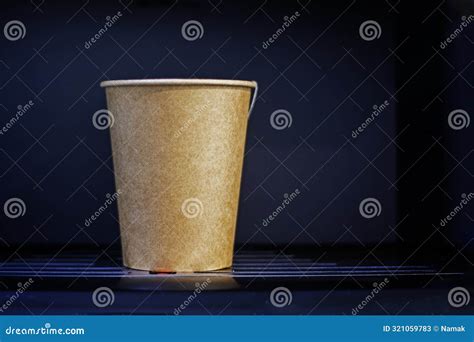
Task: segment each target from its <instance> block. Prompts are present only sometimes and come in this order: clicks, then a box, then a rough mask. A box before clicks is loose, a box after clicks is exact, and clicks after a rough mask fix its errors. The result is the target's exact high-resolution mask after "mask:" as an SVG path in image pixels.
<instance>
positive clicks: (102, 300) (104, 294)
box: [92, 286, 115, 308]
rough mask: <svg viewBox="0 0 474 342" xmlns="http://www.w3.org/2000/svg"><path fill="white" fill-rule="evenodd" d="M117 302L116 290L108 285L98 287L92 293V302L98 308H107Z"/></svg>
mask: <svg viewBox="0 0 474 342" xmlns="http://www.w3.org/2000/svg"><path fill="white" fill-rule="evenodd" d="M114 302H115V293H114V291H113V290H112V289H111V288H109V287H106V286H102V287H98V288H96V289H95V290H94V292H93V293H92V303H94V305H95V306H97V307H98V308H105V307H107V306H111V305H113V304H114Z"/></svg>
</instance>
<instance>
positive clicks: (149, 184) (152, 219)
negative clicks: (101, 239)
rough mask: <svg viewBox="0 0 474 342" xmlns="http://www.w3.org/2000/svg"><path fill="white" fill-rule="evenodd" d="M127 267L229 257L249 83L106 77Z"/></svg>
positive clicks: (195, 265) (216, 264)
mask: <svg viewBox="0 0 474 342" xmlns="http://www.w3.org/2000/svg"><path fill="white" fill-rule="evenodd" d="M101 86H103V87H105V89H106V95H107V106H108V110H109V111H110V112H111V115H112V116H113V125H112V126H111V127H110V132H111V142H112V154H113V163H114V171H115V182H116V187H117V190H120V196H119V197H118V199H117V200H118V210H119V220H120V234H121V242H122V252H123V253H122V254H123V263H124V265H125V266H127V267H130V268H134V269H140V270H149V271H156V272H193V271H208V270H216V269H221V268H226V267H230V266H231V264H232V256H233V246H234V237H235V229H236V220H237V209H238V202H239V193H240V182H241V175H242V164H243V157H244V147H245V137H246V131H247V121H248V120H247V119H248V111H249V104H250V98H251V94H252V88H253V87H254V86H255V83H254V82H247V81H225V80H142V81H139V80H137V81H105V82H102V84H101Z"/></svg>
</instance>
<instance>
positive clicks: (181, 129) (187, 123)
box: [173, 104, 209, 139]
mask: <svg viewBox="0 0 474 342" xmlns="http://www.w3.org/2000/svg"><path fill="white" fill-rule="evenodd" d="M208 110H209V105H208V104H204V105H203V106H202V107H201V108H199V109H198V110H197V111H196V112H194V113H193V114H192V115H191V117H190V118H188V119H187V120H186V121H185V122H184V123H183V124H182V125H181V126H180V127H179V128H178V130H176V132H175V133H174V134H173V137H174V138H175V139H178V138H179V137H180V136H182V135H183V133H184V132H186V131H187V130H188V129H189V128H190V127H191V126H192V125H193V124H194V122H195V121H196V120H197V119H199V117H200V116H201V115H202V114H203V113H206V112H207V111H208Z"/></svg>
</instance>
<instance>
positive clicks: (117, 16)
mask: <svg viewBox="0 0 474 342" xmlns="http://www.w3.org/2000/svg"><path fill="white" fill-rule="evenodd" d="M122 16H123V14H122V12H120V11H117V13H116V14H114V15H113V16H110V15H109V16H107V17H106V18H105V20H106V22H105V24H104V26H103V27H101V28H100V29H99V31H97V33H96V34H94V35H93V36H92V37H91V38H90V39H89V40H86V41H85V42H84V48H85V49H90V48H91V47H92V45H94V44H95V43H96V42H97V41H99V39H100V38H102V37H103V36H104V35H105V33H106V32H107V31H108V30H109V29H110V28H111V27H112V26H114V25H115V23H116V22H117V21H119V20H120V18H121V17H122Z"/></svg>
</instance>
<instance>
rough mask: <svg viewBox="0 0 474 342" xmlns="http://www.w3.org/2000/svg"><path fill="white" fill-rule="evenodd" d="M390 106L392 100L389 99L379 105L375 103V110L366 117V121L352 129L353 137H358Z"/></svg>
mask: <svg viewBox="0 0 474 342" xmlns="http://www.w3.org/2000/svg"><path fill="white" fill-rule="evenodd" d="M388 106H390V102H388V100H385V101H384V102H382V103H381V104H379V105H374V106H373V107H372V109H373V111H372V113H370V115H369V116H368V117H367V119H365V121H364V122H362V123H361V124H360V125H359V127H357V128H356V129H355V130H353V131H352V138H354V139H356V138H357V137H358V136H359V135H360V134H361V133H362V132H363V131H364V130H365V129H366V128H367V127H369V125H370V124H371V123H372V122H373V121H374V120H375V119H377V117H378V116H379V115H380V114H381V113H382V112H383V111H384V110H385V109H387V107H388Z"/></svg>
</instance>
